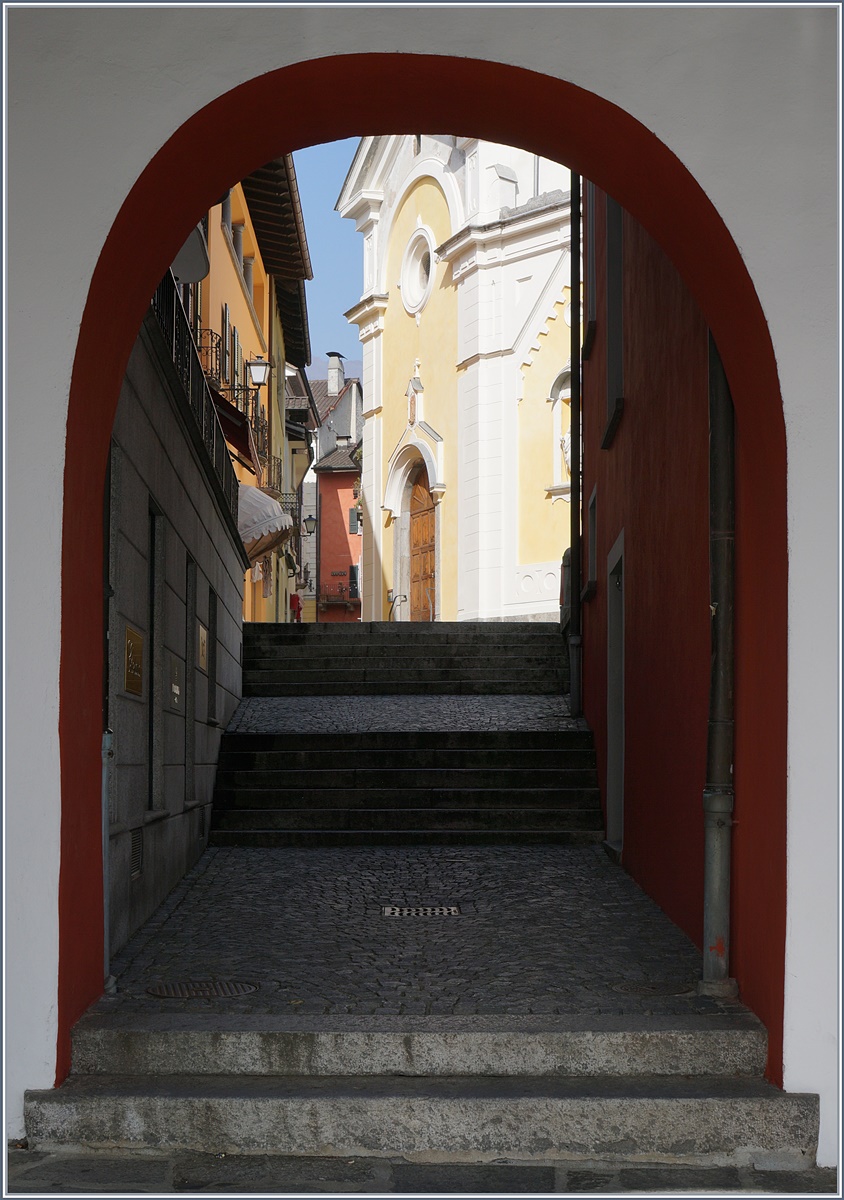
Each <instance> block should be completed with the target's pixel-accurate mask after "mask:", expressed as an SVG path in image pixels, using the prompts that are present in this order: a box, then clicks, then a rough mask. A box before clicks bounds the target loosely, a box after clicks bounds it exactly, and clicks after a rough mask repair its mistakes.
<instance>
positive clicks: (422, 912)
mask: <svg viewBox="0 0 844 1200" xmlns="http://www.w3.org/2000/svg"><path fill="white" fill-rule="evenodd" d="M381 916H382V917H459V916H460V905H459V904H438V905H429V904H421V905H417V906H415V907H414V906H408V907H404V906H403V905H401V904H385V905H384V907H383V908H382V909H381Z"/></svg>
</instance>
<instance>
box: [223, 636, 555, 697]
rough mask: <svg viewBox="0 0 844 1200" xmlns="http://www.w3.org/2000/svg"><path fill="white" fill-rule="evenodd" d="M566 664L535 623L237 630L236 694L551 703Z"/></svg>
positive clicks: (552, 642) (553, 644) (549, 638)
mask: <svg viewBox="0 0 844 1200" xmlns="http://www.w3.org/2000/svg"><path fill="white" fill-rule="evenodd" d="M567 690H568V661H567V658H566V652H565V643H564V641H563V638H562V635H561V634H560V629H559V626H558V625H556V624H552V623H550V622H544V621H535V622H534V621H524V622H497V621H496V622H488V623H480V624H473V623H469V622H460V621H453V622H450V621H435V622H431V623H429V622H420V623H418V624H417V623H413V622H409V621H401V622H390V621H365V622H357V623H355V624H351V623H349V624H341V623H336V624H334V623H324V624H319V625H263V624H246V625H244V627H243V695H244V696H346V695H348V696H404V695H409V694H413V693H418V692H425V693H426V694H428V695H464V696H491V695H508V696H521V695H535V696H538V695H560V694H561V693H562V692H565V691H567Z"/></svg>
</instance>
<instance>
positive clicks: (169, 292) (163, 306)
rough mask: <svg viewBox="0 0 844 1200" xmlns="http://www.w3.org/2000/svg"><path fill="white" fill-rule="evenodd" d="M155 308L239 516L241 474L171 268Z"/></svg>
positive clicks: (199, 426) (211, 456)
mask: <svg viewBox="0 0 844 1200" xmlns="http://www.w3.org/2000/svg"><path fill="white" fill-rule="evenodd" d="M152 312H153V314H154V315H155V318H156V320H157V322H158V325H159V328H160V329H161V332H162V334H163V335H164V341H165V343H166V345H167V349H168V350H169V352H170V355H171V357H172V359H173V365H174V367H175V368H176V374H177V375H178V377H179V381H180V383H181V385H182V388H183V390H184V395H185V399H186V400H187V404H188V407H189V408H190V411H191V413H192V415H193V419H194V421H195V423H196V428H197V429H198V431H199V433H200V435H201V437H202V441H203V443H204V445H205V449H206V451H207V453H208V458H209V459H210V461H211V463H212V464H213V467H214V472H215V474H216V476H217V479H218V480H219V482H220V486H221V487H222V489H223V493H224V496H225V499H226V504H227V505H228V508H229V510H230V512H231V514H232V516H233V517H234V519H235V521H236V520H237V495H238V493H237V477H236V475H235V473H234V468H233V467H232V464H231V459H230V457H229V452H228V448H227V447H226V439H225V436H224V434H223V431H222V429H221V427H220V420H219V417H218V416H217V410H216V408H215V407H214V401H213V400H212V399H211V393H210V392H209V390H208V384H207V383H206V379H205V374H206V373H205V369H204V366H203V363H202V359H201V357H200V352H199V350H198V349H197V346H196V343H195V341H194V339H193V335H192V333H191V329H190V324H189V322H188V318H187V316H186V314H185V310H184V307H183V306H182V301H181V297H180V295H179V293H178V291H177V287H176V281H175V279H174V278H173V275H172V273H171V272H170V271H168V272H167V274H166V275H165V276H164V278H163V279H162V280H161V283H160V284H159V285H158V287H157V288H156V291H155V295H154V296H153V298H152Z"/></svg>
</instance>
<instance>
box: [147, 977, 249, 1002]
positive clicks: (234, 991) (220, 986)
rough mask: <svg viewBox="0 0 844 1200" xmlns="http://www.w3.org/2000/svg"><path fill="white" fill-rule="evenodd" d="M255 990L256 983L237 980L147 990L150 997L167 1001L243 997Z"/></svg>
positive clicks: (167, 985) (219, 980)
mask: <svg viewBox="0 0 844 1200" xmlns="http://www.w3.org/2000/svg"><path fill="white" fill-rule="evenodd" d="M257 990H258V984H257V983H243V982H242V981H241V980H238V979H211V980H203V981H201V982H196V981H194V980H191V981H189V982H187V983H156V984H154V985H153V986H152V987H148V988H147V992H148V993H149V995H150V996H162V997H164V998H165V999H167V1000H191V999H196V998H197V997H204V996H245V995H246V994H247V993H248V992H257Z"/></svg>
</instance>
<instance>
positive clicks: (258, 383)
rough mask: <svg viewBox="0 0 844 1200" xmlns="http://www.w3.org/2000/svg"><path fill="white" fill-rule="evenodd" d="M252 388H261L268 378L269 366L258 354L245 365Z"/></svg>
mask: <svg viewBox="0 0 844 1200" xmlns="http://www.w3.org/2000/svg"><path fill="white" fill-rule="evenodd" d="M246 369H247V370H248V372H249V382H250V383H251V384H252V387H256V388H262V387H263V386H264V384H265V383H266V382H267V380H268V379H269V377H270V364H269V363H268V362H267V360H266V359H265V358H263V357H262V356H261V355H260V354H259V355H257V357H256V358H254V359H252V360H251V361H250V362H248V363H247V364H246Z"/></svg>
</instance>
